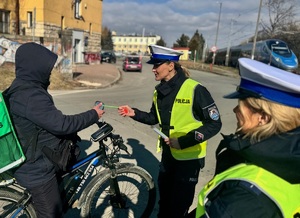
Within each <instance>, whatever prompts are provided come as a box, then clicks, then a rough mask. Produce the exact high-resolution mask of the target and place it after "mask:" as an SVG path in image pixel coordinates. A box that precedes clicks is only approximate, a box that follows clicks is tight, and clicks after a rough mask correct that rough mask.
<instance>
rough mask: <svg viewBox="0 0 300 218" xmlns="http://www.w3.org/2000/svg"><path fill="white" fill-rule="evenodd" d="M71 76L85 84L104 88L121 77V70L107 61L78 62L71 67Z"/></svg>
mask: <svg viewBox="0 0 300 218" xmlns="http://www.w3.org/2000/svg"><path fill="white" fill-rule="evenodd" d="M73 78H74V80H76V81H77V82H80V83H82V84H84V85H87V86H92V87H95V88H105V87H108V86H111V85H113V84H114V83H116V82H117V81H118V80H119V79H120V78H121V72H120V71H119V69H118V68H117V67H116V66H115V65H113V64H109V63H102V64H78V65H76V66H74V67H73Z"/></svg>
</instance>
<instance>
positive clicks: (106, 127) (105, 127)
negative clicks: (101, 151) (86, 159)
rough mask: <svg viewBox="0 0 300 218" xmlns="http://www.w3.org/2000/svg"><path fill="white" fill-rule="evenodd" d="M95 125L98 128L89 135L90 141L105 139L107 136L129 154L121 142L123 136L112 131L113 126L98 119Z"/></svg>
mask: <svg viewBox="0 0 300 218" xmlns="http://www.w3.org/2000/svg"><path fill="white" fill-rule="evenodd" d="M97 125H98V127H99V129H98V130H97V131H96V132H94V133H93V134H92V135H91V140H92V141H94V142H99V141H102V140H106V138H107V137H109V138H110V139H111V141H112V144H113V145H114V146H118V147H119V149H121V150H123V151H125V152H126V153H127V154H128V155H130V153H129V152H128V149H127V146H126V145H125V144H124V143H123V142H124V141H123V138H122V137H121V136H120V135H116V134H113V133H112V131H113V127H112V126H111V125H110V124H109V123H106V122H100V121H98V122H97Z"/></svg>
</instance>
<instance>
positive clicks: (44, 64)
mask: <svg viewBox="0 0 300 218" xmlns="http://www.w3.org/2000/svg"><path fill="white" fill-rule="evenodd" d="M56 60H57V55H56V54H54V53H53V52H51V51H50V50H48V49H47V48H45V47H44V46H42V45H39V44H36V43H33V42H31V43H25V44H22V45H21V46H20V47H19V48H18V49H17V51H16V58H15V66H16V78H15V80H14V81H13V82H12V84H11V86H10V88H9V90H8V92H7V94H8V96H10V97H9V105H10V113H11V116H12V121H13V123H14V126H15V128H16V132H17V135H18V138H19V140H20V142H21V145H22V146H23V147H25V146H26V147H27V149H26V153H25V156H26V159H27V160H26V161H25V163H23V164H22V165H21V166H20V167H19V168H17V169H16V171H15V172H14V176H15V178H16V180H17V182H18V183H19V184H20V185H22V186H24V187H25V188H27V189H28V190H29V191H30V193H31V194H32V199H33V204H34V208H35V210H36V212H37V216H38V217H39V218H48V217H49V218H58V217H62V216H63V210H62V201H61V199H60V193H59V189H58V181H57V177H56V175H57V171H56V169H55V166H54V165H53V163H52V162H51V160H49V159H48V158H47V157H46V156H45V154H44V153H43V152H42V148H43V147H44V146H47V147H49V148H51V149H55V148H58V146H59V145H60V144H62V141H64V140H72V141H74V142H76V139H77V137H78V136H77V132H78V131H80V130H82V129H84V128H87V127H89V126H90V125H92V124H94V123H96V122H97V121H98V120H99V118H100V117H101V116H102V115H103V113H104V111H103V110H100V108H99V106H95V107H93V108H92V109H91V110H88V111H86V112H83V113H80V114H76V115H64V114H63V113H62V112H61V111H60V110H58V109H57V108H56V106H55V105H54V102H53V99H52V96H51V95H50V94H49V93H48V91H47V88H48V86H49V85H50V75H51V71H52V69H53V67H54V65H55V63H56ZM37 129H41V131H39V132H38V135H37V143H36V148H34V147H35V146H33V144H34V142H33V141H34V140H33V138H32V135H34V134H35V133H36V132H37Z"/></svg>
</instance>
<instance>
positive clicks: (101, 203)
mask: <svg viewBox="0 0 300 218" xmlns="http://www.w3.org/2000/svg"><path fill="white" fill-rule="evenodd" d="M102 175H103V177H101V178H100V179H99V177H97V178H94V179H99V180H98V181H95V184H94V185H93V186H91V188H90V190H87V195H86V197H85V198H84V199H85V204H84V206H83V207H82V208H81V216H82V217H109V218H111V217H115V218H116V217H126V218H127V217H139V218H140V217H150V215H151V213H152V211H153V208H154V205H155V201H156V189H155V185H154V182H153V179H152V177H151V176H150V174H149V173H148V172H147V171H145V170H144V169H143V168H141V167H138V166H130V167H125V168H120V169H117V177H116V178H117V183H118V187H119V189H120V192H121V196H119V197H118V196H116V195H115V190H114V189H115V188H116V187H113V186H112V185H111V181H112V180H111V174H110V173H107V174H102ZM91 182H93V181H91Z"/></svg>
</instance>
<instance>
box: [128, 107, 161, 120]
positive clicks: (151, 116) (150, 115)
mask: <svg viewBox="0 0 300 218" xmlns="http://www.w3.org/2000/svg"><path fill="white" fill-rule="evenodd" d="M133 110H134V112H135V116H133V117H132V119H134V120H135V121H138V122H141V123H144V124H148V125H155V124H157V123H158V119H157V114H156V110H155V106H154V103H152V106H151V109H150V112H144V111H141V110H139V109H137V108H133Z"/></svg>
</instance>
